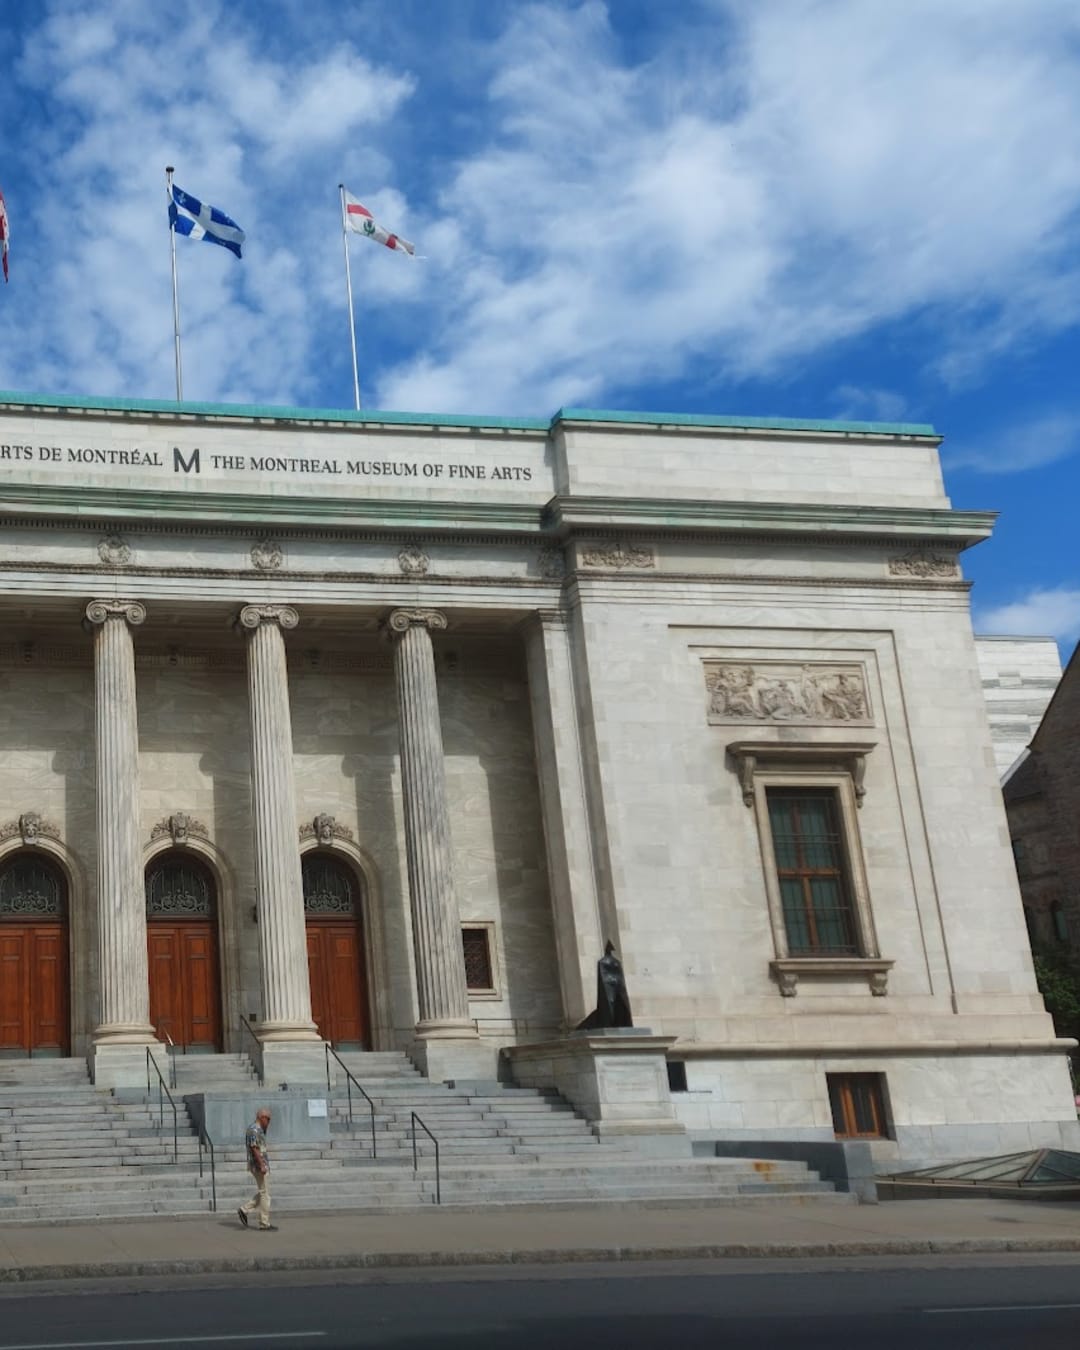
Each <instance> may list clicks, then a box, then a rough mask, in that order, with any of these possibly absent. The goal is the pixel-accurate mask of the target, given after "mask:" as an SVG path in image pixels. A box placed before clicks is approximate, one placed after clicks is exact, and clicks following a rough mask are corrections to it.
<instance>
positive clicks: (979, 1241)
mask: <svg viewBox="0 0 1080 1350" xmlns="http://www.w3.org/2000/svg"><path fill="white" fill-rule="evenodd" d="M979 1252H981V1253H1001V1252H1014V1253H1038V1252H1080V1237H1060V1238H1057V1237H1045V1238H900V1239H891V1240H890V1239H882V1240H880V1241H869V1242H719V1243H714V1242H707V1243H698V1244H696V1245H694V1246H681V1247H536V1248H528V1249H522V1250H519V1251H506V1250H505V1249H497V1250H483V1249H477V1250H474V1251H461V1250H454V1251H422V1252H408V1251H405V1252H352V1253H347V1254H345V1255H343V1256H251V1257H230V1256H226V1257H216V1258H210V1257H196V1258H191V1259H186V1258H179V1259H177V1260H174V1261H169V1260H166V1261H160V1260H159V1261H81V1262H73V1263H71V1264H67V1265H62V1264H57V1265H41V1266H6V1267H3V1268H0V1284H30V1283H34V1282H37V1281H43V1280H86V1279H115V1278H117V1277H124V1276H127V1277H133V1276H163V1275H228V1274H245V1273H250V1272H254V1271H285V1270H385V1269H394V1268H397V1269H405V1268H409V1267H413V1268H418V1269H419V1268H438V1267H440V1266H442V1267H451V1266H453V1267H458V1268H460V1267H462V1266H530V1265H544V1266H547V1265H571V1264H575V1263H577V1262H626V1261H722V1260H734V1259H739V1258H758V1259H761V1258H766V1259H768V1258H774V1259H798V1258H800V1257H805V1258H809V1257H830V1256H842V1257H852V1256H927V1255H936V1256H949V1255H968V1254H973V1253H979Z"/></svg>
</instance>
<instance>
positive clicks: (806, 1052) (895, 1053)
mask: <svg viewBox="0 0 1080 1350" xmlns="http://www.w3.org/2000/svg"><path fill="white" fill-rule="evenodd" d="M1075 1048H1076V1042H1075V1041H1074V1040H1069V1039H1066V1038H1064V1037H1058V1038H1055V1039H1048V1040H1000V1041H975V1040H965V1039H962V1038H959V1037H957V1038H950V1039H947V1040H921V1041H902V1040H896V1041H874V1042H866V1041H862V1042H860V1041H835V1042H830V1041H825V1040H821V1041H814V1042H808V1041H800V1042H797V1043H796V1042H793V1041H786V1042H782V1043H769V1042H761V1041H751V1042H744V1043H741V1044H740V1043H738V1042H732V1041H691V1040H681V1039H680V1040H678V1041H676V1042H675V1045H674V1048H673V1050H672V1054H673V1055H674V1056H675V1057H676V1058H678V1059H885V1058H889V1059H896V1058H901V1059H902V1058H906V1057H907V1056H909V1055H992V1056H998V1055H1061V1054H1067V1053H1068V1052H1069V1051H1070V1050H1073V1049H1075Z"/></svg>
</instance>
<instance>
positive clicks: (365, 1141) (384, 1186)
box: [0, 1052, 853, 1223]
mask: <svg viewBox="0 0 1080 1350" xmlns="http://www.w3.org/2000/svg"><path fill="white" fill-rule="evenodd" d="M342 1058H343V1059H344V1061H345V1063H346V1064H347V1065H348V1067H349V1069H350V1071H351V1072H352V1073H353V1074H354V1075H355V1077H356V1079H357V1080H358V1081H359V1082H360V1083H361V1084H362V1085H363V1088H364V1090H365V1091H366V1092H367V1094H368V1095H369V1096H370V1098H371V1099H372V1102H373V1103H374V1107H375V1154H374V1156H373V1153H372V1135H371V1116H370V1111H369V1108H368V1104H367V1102H366V1101H365V1100H364V1098H363V1096H362V1095H361V1094H359V1093H358V1092H357V1091H356V1089H355V1088H353V1089H352V1094H353V1100H352V1121H351V1123H350V1120H349V1106H348V1096H347V1090H346V1085H345V1075H344V1074H342V1073H340V1071H339V1074H338V1082H337V1084H336V1086H335V1088H334V1090H333V1091H332V1093H331V1096H330V1103H329V1113H330V1120H329V1124H330V1139H329V1141H313V1142H311V1143H275V1142H274V1139H273V1130H272V1128H271V1136H270V1143H271V1157H272V1164H273V1187H272V1190H273V1203H274V1207H275V1210H276V1211H278V1212H281V1213H288V1212H290V1211H293V1212H298V1211H302V1210H319V1209H349V1210H353V1211H356V1212H368V1213H379V1212H387V1211H391V1210H401V1209H413V1208H416V1207H418V1206H421V1205H425V1204H430V1203H432V1202H433V1201H434V1199H435V1186H436V1178H435V1163H434V1148H433V1146H432V1145H431V1142H430V1140H428V1139H427V1137H426V1135H424V1134H423V1132H422V1131H419V1132H418V1135H417V1138H418V1144H419V1147H418V1155H419V1167H418V1169H417V1170H416V1171H415V1172H414V1170H413V1149H412V1137H411V1121H412V1113H413V1112H414V1111H415V1112H416V1113H417V1115H418V1116H419V1118H420V1119H421V1120H422V1121H423V1122H424V1124H425V1125H427V1127H428V1128H429V1129H430V1130H431V1131H432V1133H433V1134H434V1135H435V1136H436V1137H437V1139H438V1140H439V1149H440V1161H441V1193H442V1203H443V1204H444V1205H462V1206H469V1207H476V1206H485V1207H486V1206H515V1205H539V1206H552V1205H563V1206H572V1205H580V1204H581V1203H582V1201H587V1202H589V1203H590V1204H610V1203H627V1202H650V1201H652V1202H656V1203H661V1202H678V1203H683V1204H695V1205H696V1204H708V1205H711V1204H728V1205H730V1204H763V1203H766V1204H767V1203H770V1202H776V1201H785V1202H788V1203H790V1202H792V1201H799V1202H806V1203H817V1204H820V1203H825V1204H848V1203H853V1197H851V1196H848V1195H840V1194H837V1193H836V1192H835V1191H834V1190H833V1187H832V1185H831V1184H828V1183H823V1182H822V1181H820V1180H819V1178H818V1177H817V1175H816V1174H815V1173H814V1172H812V1171H810V1170H809V1169H808V1168H807V1167H806V1166H805V1165H804V1164H802V1163H794V1162H791V1163H789V1162H764V1161H760V1160H755V1159H744V1158H690V1157H687V1158H655V1157H650V1156H647V1155H645V1154H642V1153H639V1152H637V1151H636V1150H635V1148H634V1147H633V1144H632V1143H631V1142H630V1141H627V1140H619V1141H610V1140H601V1139H599V1138H598V1137H597V1136H596V1135H595V1134H593V1132H592V1130H591V1129H590V1128H589V1126H588V1124H587V1123H586V1122H585V1121H584V1120H582V1119H581V1118H580V1117H579V1116H577V1115H576V1114H575V1112H574V1111H573V1109H572V1108H571V1107H570V1106H569V1104H568V1103H567V1102H565V1101H563V1100H562V1099H561V1098H559V1097H558V1096H557V1095H555V1094H554V1093H544V1092H540V1091H538V1090H537V1089H533V1088H517V1087H502V1086H498V1085H494V1084H493V1085H491V1086H489V1087H485V1088H484V1090H483V1091H479V1090H478V1091H471V1090H468V1089H465V1088H461V1089H457V1088H451V1087H447V1086H445V1085H443V1084H438V1083H432V1082H430V1081H429V1080H428V1079H426V1078H424V1077H423V1076H422V1075H421V1074H420V1073H419V1072H418V1071H417V1070H416V1068H415V1067H414V1066H413V1064H412V1063H411V1062H410V1061H409V1060H408V1059H407V1058H406V1057H405V1055H403V1054H396V1053H389V1052H387V1053H359V1052H357V1053H354V1054H349V1055H343V1056H342ZM185 1059H186V1060H187V1062H186V1063H185V1062H184V1061H185ZM76 1064H78V1066H79V1067H81V1069H82V1074H81V1079H80V1077H79V1074H78V1072H77V1069H76V1068H75V1067H74V1066H75V1065H76ZM40 1065H49V1066H51V1067H40ZM162 1068H163V1072H164V1071H165V1066H164V1064H163V1065H162ZM12 1078H14V1079H17V1080H18V1081H17V1082H12V1081H10V1080H11V1079H12ZM177 1083H178V1087H177V1090H176V1092H175V1093H174V1094H173V1095H174V1097H175V1098H176V1101H177V1106H178V1123H179V1141H178V1148H177V1154H176V1159H175V1161H174V1154H173V1125H172V1112H171V1110H170V1108H169V1106H168V1103H167V1102H166V1104H165V1111H164V1120H162V1118H161V1117H160V1116H159V1113H158V1093H157V1090H156V1088H155V1090H154V1091H153V1092H152V1093H151V1095H150V1099H149V1100H139V1101H136V1102H130V1101H128V1102H124V1101H121V1100H118V1099H117V1097H116V1096H114V1095H113V1094H111V1093H109V1092H108V1091H105V1090H103V1089H95V1088H93V1087H91V1086H90V1084H89V1083H88V1082H87V1079H86V1071H85V1066H84V1065H82V1062H81V1061H60V1060H53V1061H40V1062H37V1061H26V1060H23V1061H21V1062H19V1063H18V1067H17V1068H15V1069H11V1068H10V1067H8V1065H7V1062H4V1061H0V1223H3V1222H11V1221H14V1220H29V1221H32V1220H38V1221H42V1220H45V1221H47V1220H54V1221H55V1220H58V1219H88V1218H109V1217H120V1216H128V1215H138V1214H185V1213H197V1212H205V1211H206V1210H207V1209H208V1208H209V1206H210V1201H211V1186H210V1171H209V1163H208V1162H206V1165H205V1168H204V1175H203V1177H202V1178H200V1176H199V1149H198V1141H197V1139H196V1137H195V1133H194V1130H193V1127H192V1124H191V1120H190V1118H189V1116H188V1113H187V1109H186V1107H185V1106H184V1103H183V1093H184V1092H185V1091H186V1092H189V1093H192V1092H196V1091H204V1090H205V1091H208V1090H211V1089H213V1088H227V1089H233V1088H236V1087H240V1088H242V1089H246V1090H251V1089H252V1087H253V1085H254V1084H255V1083H256V1080H255V1077H254V1074H253V1072H252V1070H251V1066H250V1064H249V1063H247V1062H246V1060H245V1058H244V1057H243V1056H235V1055H220V1056H218V1055H214V1056H210V1055H200V1056H187V1057H185V1056H179V1057H178V1058H177ZM123 1095H124V1096H130V1094H123ZM140 1095H141V1094H140ZM267 1104H268V1105H269V1106H270V1107H271V1109H272V1108H273V1092H272V1090H269V1089H268V1090H267ZM214 1142H215V1144H216V1152H215V1158H216V1180H217V1199H218V1208H219V1211H220V1212H222V1213H225V1214H228V1213H230V1212H231V1211H232V1210H233V1209H235V1207H236V1205H237V1204H238V1203H239V1202H240V1201H241V1200H242V1199H245V1198H246V1197H247V1196H248V1195H249V1194H250V1192H251V1190H252V1183H251V1180H250V1178H249V1177H248V1174H247V1170H246V1156H245V1152H244V1148H243V1144H242V1141H241V1140H215V1141H214Z"/></svg>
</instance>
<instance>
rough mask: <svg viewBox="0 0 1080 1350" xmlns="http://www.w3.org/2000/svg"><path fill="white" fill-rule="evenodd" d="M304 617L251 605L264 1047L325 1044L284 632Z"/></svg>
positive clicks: (247, 617)
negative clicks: (316, 1004) (315, 990)
mask: <svg viewBox="0 0 1080 1350" xmlns="http://www.w3.org/2000/svg"><path fill="white" fill-rule="evenodd" d="M298 622H299V618H298V616H297V613H296V610H295V609H292V608H290V606H288V605H245V607H244V608H243V609H242V610H241V611H240V617H239V625H240V628H241V630H242V631H243V632H244V633H245V634H246V635H247V670H248V709H249V713H250V718H251V807H252V816H253V819H254V835H255V895H256V901H257V904H258V909H257V914H258V921H259V950H260V954H261V956H262V1006H263V1016H262V1022H261V1024H260V1027H259V1032H260V1036H261V1038H262V1039H263V1040H264V1041H313V1040H318V1033H317V1031H316V1029H315V1024H314V1022H313V1021H312V1020H311V987H310V984H309V981H308V962H307V933H306V929H305V924H304V892H303V882H302V880H301V876H300V849H299V843H298V839H297V817H296V788H295V785H294V782H293V744H292V718H291V716H290V713H289V680H288V672H287V669H286V665H285V640H284V638H283V637H282V632H281V630H282V629H283V628H295V627H296V625H297V623H298Z"/></svg>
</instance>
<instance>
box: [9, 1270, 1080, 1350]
mask: <svg viewBox="0 0 1080 1350" xmlns="http://www.w3.org/2000/svg"><path fill="white" fill-rule="evenodd" d="M971 1259H972V1260H973V1261H974V1260H975V1259H976V1258H971ZM854 1264H855V1265H856V1266H857V1268H848V1269H835V1268H828V1267H827V1265H826V1263H823V1262H813V1263H810V1262H800V1263H798V1265H797V1266H796V1265H795V1264H794V1263H792V1262H783V1263H778V1262H774V1263H765V1262H724V1263H711V1264H705V1263H695V1264H694V1265H693V1266H692V1267H690V1268H688V1267H687V1266H686V1265H677V1266H675V1265H663V1266H661V1265H652V1266H635V1267H631V1268H625V1267H624V1268H618V1269H617V1270H614V1269H613V1268H611V1267H578V1268H571V1269H566V1268H552V1267H543V1268H537V1269H536V1270H533V1271H521V1270H514V1271H506V1272H504V1271H490V1272H480V1271H468V1272H465V1271H462V1272H444V1273H435V1272H420V1271H413V1272H407V1273H405V1272H396V1273H393V1274H384V1275H374V1274H373V1275H366V1276H358V1277H353V1276H352V1275H349V1276H344V1275H342V1274H340V1273H339V1274H330V1273H328V1274H326V1275H325V1276H322V1277H313V1276H312V1275H311V1273H310V1272H305V1273H304V1274H303V1275H302V1276H301V1275H296V1276H295V1277H292V1276H288V1275H280V1276H277V1277H274V1276H261V1277H259V1278H258V1280H257V1281H255V1280H254V1279H253V1277H251V1276H243V1277H232V1278H229V1279H226V1278H225V1277H222V1279H221V1281H220V1282H219V1283H218V1284H217V1285H215V1286H213V1287H208V1286H207V1280H206V1277H201V1278H200V1280H198V1281H196V1280H191V1281H174V1282H171V1283H161V1282H158V1283H155V1284H153V1285H148V1284H145V1283H143V1284H137V1283H135V1282H127V1283H123V1282H108V1283H107V1284H100V1285H95V1286H93V1287H86V1286H83V1287H79V1288H73V1287H72V1286H70V1285H57V1286H53V1287H52V1288H50V1289H48V1290H45V1289H42V1290H37V1291H35V1292H33V1293H29V1294H28V1293H26V1292H24V1291H20V1290H15V1289H12V1288H10V1287H7V1288H5V1289H4V1290H3V1291H2V1292H0V1350H104V1348H105V1347H109V1350H119V1348H120V1347H130V1350H141V1348H144V1347H149V1346H194V1347H206V1348H207V1350H214V1347H222V1348H223V1350H229V1348H230V1347H239V1348H240V1350H242V1348H243V1347H244V1346H252V1347H266V1350H338V1348H339V1347H340V1348H342V1350H344V1347H350V1348H351V1347H370V1346H379V1347H388V1350H478V1347H486V1346H497V1347H500V1348H501V1347H508V1348H509V1350H577V1348H578V1347H581V1350H586V1348H587V1350H595V1348H597V1347H603V1348H604V1350H706V1348H707V1350H742V1348H743V1347H754V1350H766V1348H768V1347H773V1346H776V1347H783V1350H791V1348H792V1347H795V1348H796V1350H804V1348H805V1350H810V1347H813V1348H814V1350H818V1348H820V1350H826V1347H828V1350H837V1347H844V1346H853V1345H859V1344H865V1345H869V1346H873V1347H874V1350H939V1347H940V1350H946V1347H947V1350H965V1348H966V1347H968V1346H971V1347H978V1350H999V1347H1000V1348H1001V1350H1004V1347H1010V1350H1047V1348H1048V1347H1054V1350H1059V1348H1060V1350H1065V1347H1068V1348H1069V1350H1075V1347H1076V1345H1077V1343H1078V1337H1080V1260H1078V1259H1077V1258H1076V1257H1070V1258H1067V1259H1055V1258H1050V1257H1044V1258H1037V1259H1036V1258H1032V1259H1031V1260H1029V1261H1027V1262H1025V1263H1023V1264H1015V1259H1012V1260H1006V1259H1004V1258H998V1259H995V1260H992V1261H983V1262H982V1263H980V1264H978V1265H964V1264H961V1263H960V1262H959V1261H953V1262H947V1261H942V1260H938V1261H936V1262H935V1263H934V1264H933V1265H931V1266H927V1267H926V1268H924V1269H918V1268H914V1269H913V1268H910V1267H900V1266H898V1265H897V1264H895V1263H890V1262H885V1261H879V1262H869V1261H864V1262H859V1263H854Z"/></svg>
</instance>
